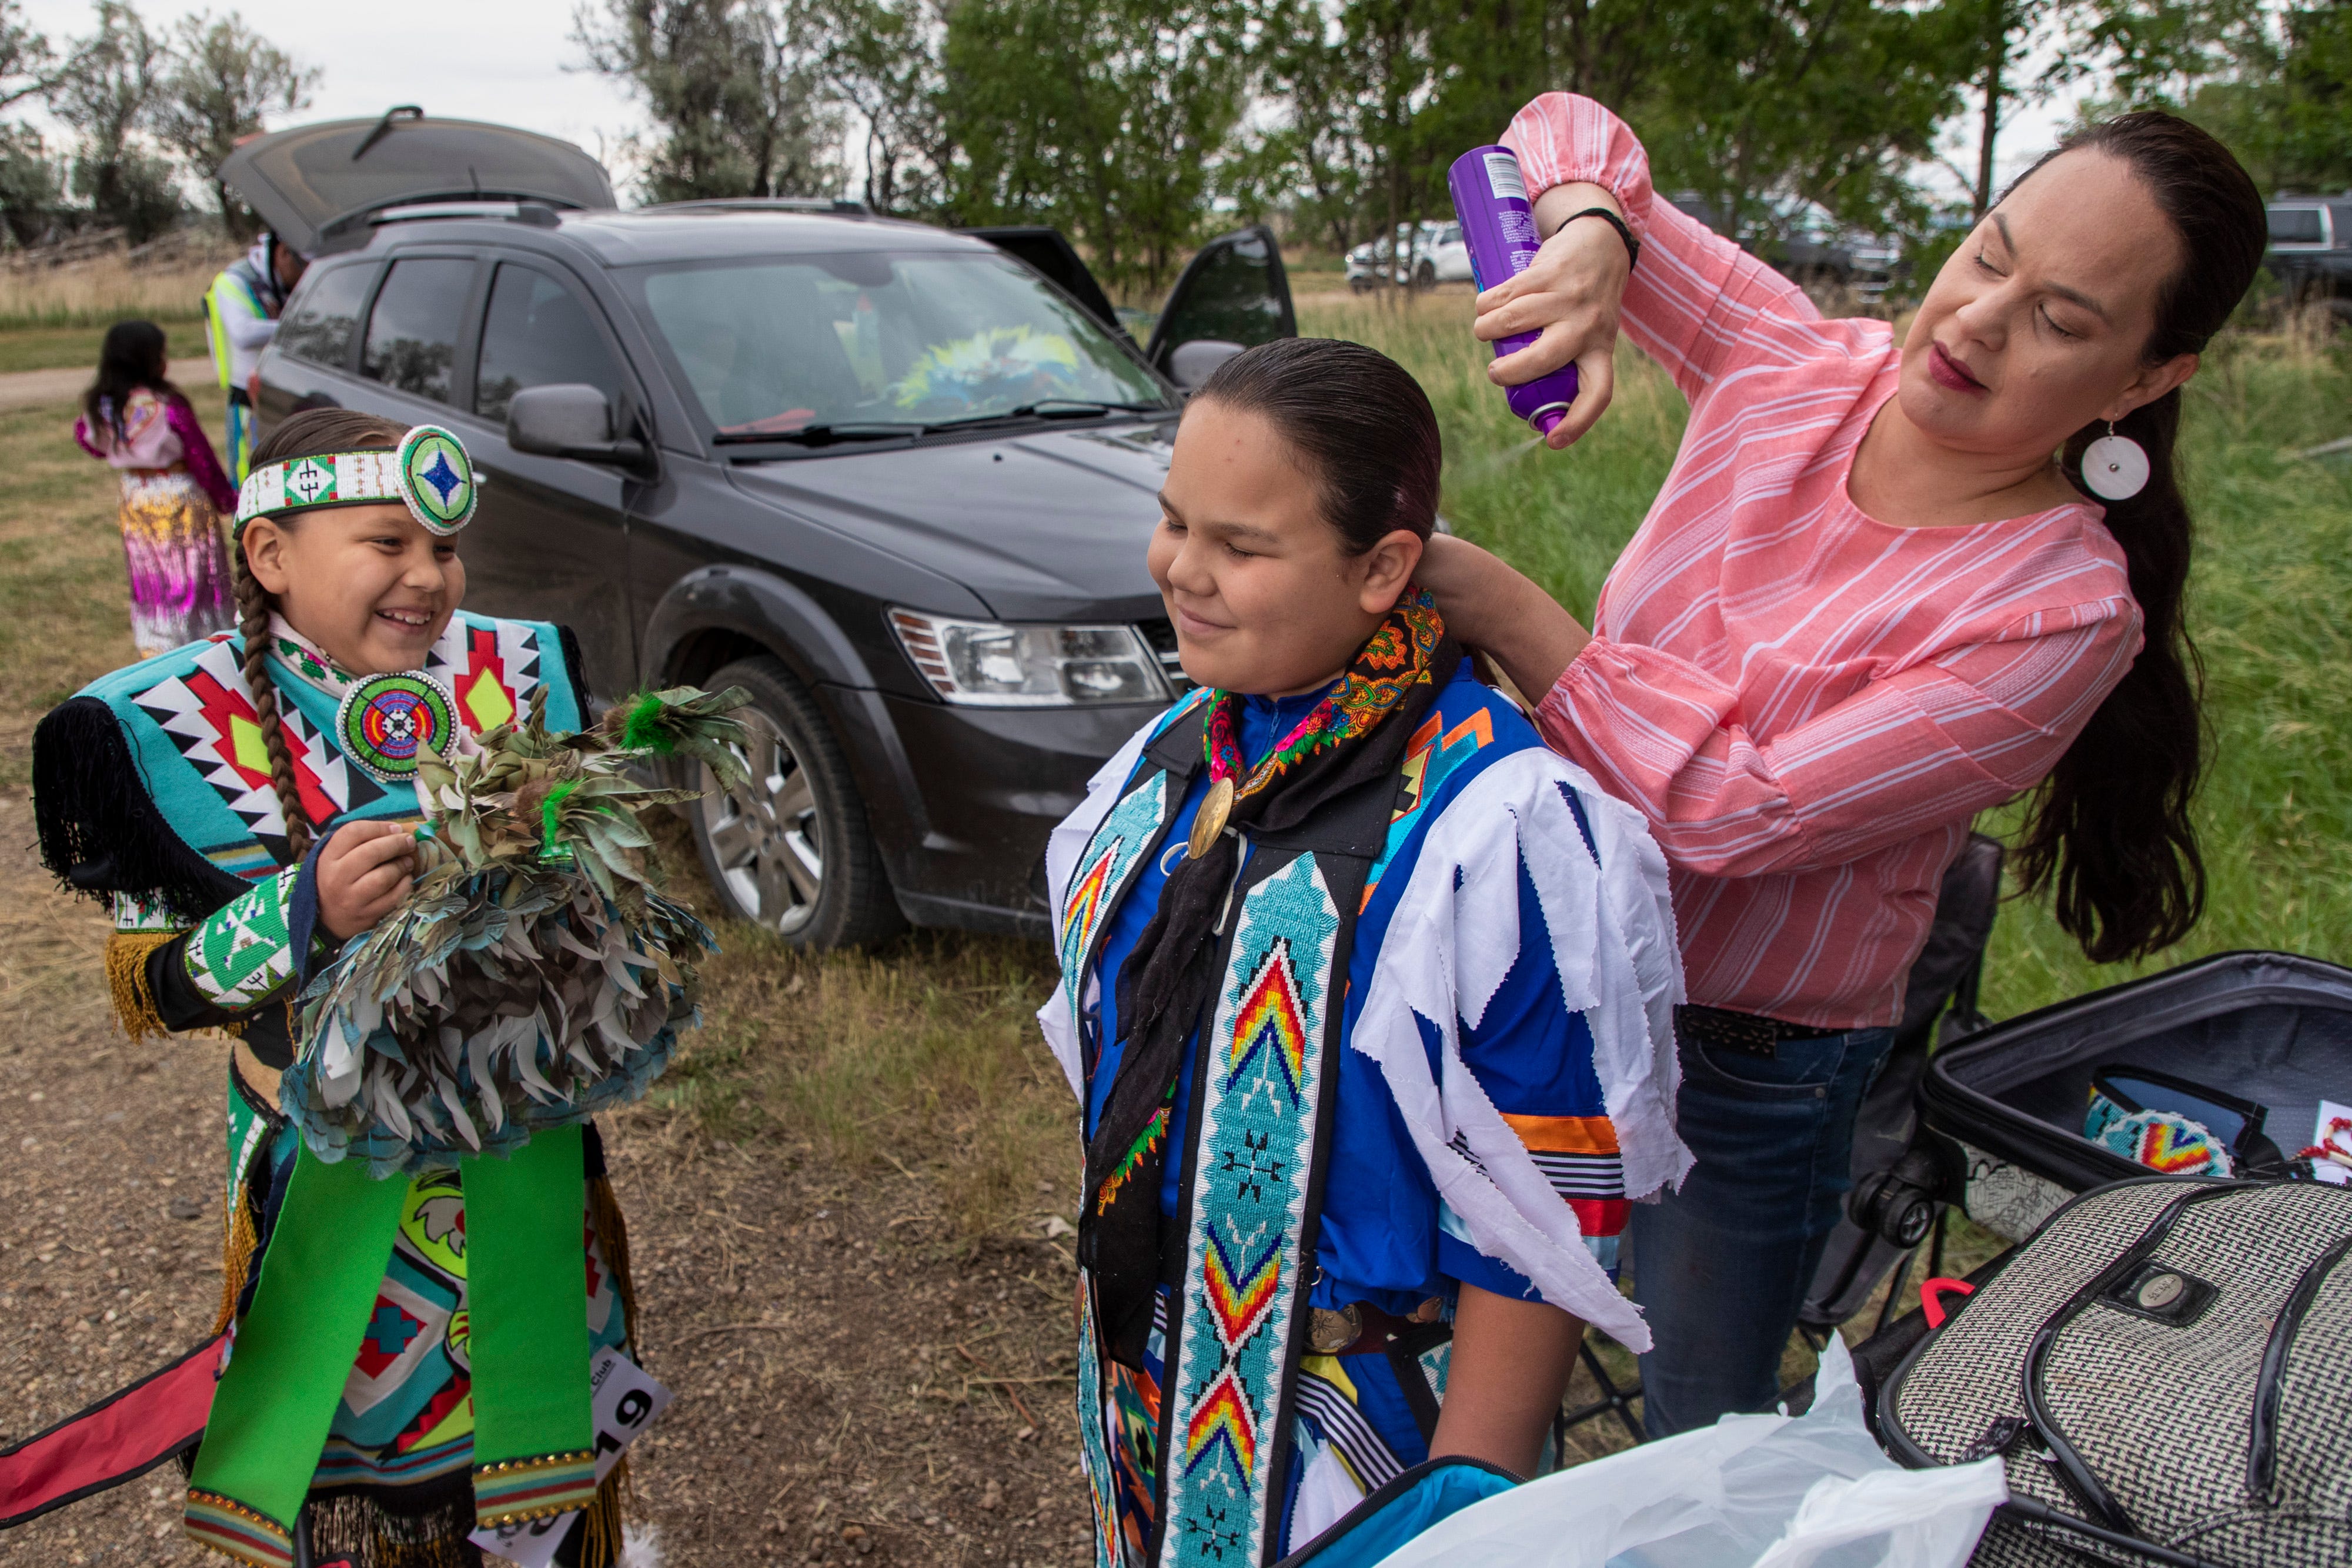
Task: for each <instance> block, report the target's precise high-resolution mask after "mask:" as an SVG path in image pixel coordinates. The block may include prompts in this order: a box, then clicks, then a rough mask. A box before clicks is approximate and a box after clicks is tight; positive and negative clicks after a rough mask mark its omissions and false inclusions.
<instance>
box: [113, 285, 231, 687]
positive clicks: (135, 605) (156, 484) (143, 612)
mask: <svg viewBox="0 0 2352 1568" xmlns="http://www.w3.org/2000/svg"><path fill="white" fill-rule="evenodd" d="M164 364H165V360H164V338H163V329H162V328H161V327H158V326H156V325H155V323H153V322H152V321H117V322H116V323H115V324H114V325H113V326H111V327H110V328H108V329H107V331H106V341H105V342H104V344H103V345H102V346H101V347H100V350H99V359H98V379H97V380H96V381H94V382H91V383H90V387H89V391H88V392H85V393H83V394H82V415H81V417H80V418H79V419H78V420H76V421H74V439H75V440H76V441H78V442H79V443H80V444H81V448H82V450H83V451H85V452H87V453H89V455H91V456H92V457H96V458H98V459H100V461H102V462H104V463H105V464H106V465H107V466H109V467H110V468H112V469H114V470H115V471H116V472H117V473H119V474H120V475H121V476H122V554H123V559H124V561H125V563H126V565H127V566H128V567H129V569H130V573H131V641H132V642H133V643H137V644H138V647H139V653H140V656H141V657H142V658H152V657H153V656H154V655H155V654H157V653H164V652H166V651H168V650H170V649H173V648H176V647H178V646H180V645H181V644H182V643H193V642H194V641H196V640H197V639H198V638H201V637H208V636H210V635H212V634H213V633H214V632H226V631H227V630H228V629H229V628H230V627H232V626H234V625H235V624H236V606H235V603H234V599H233V591H232V583H231V580H230V577H229V565H228V549H227V547H226V544H225V543H224V542H223V537H222V532H221V519H222V518H223V517H226V516H228V515H230V514H232V513H234V512H235V511H236V486H234V485H232V484H230V483H229V481H228V476H227V475H226V474H224V473H223V472H222V471H221V465H220V460H219V458H217V457H215V455H213V444H212V442H211V441H210V439H208V438H207V437H206V436H205V429H204V426H203V425H202V424H200V423H197V421H196V412H195V410H194V409H193V408H190V407H189V406H188V400H187V399H186V398H184V397H183V396H182V395H180V390H179V389H178V388H177V387H175V386H173V384H172V383H171V382H170V381H169V380H167V379H166V377H165V374H164Z"/></svg>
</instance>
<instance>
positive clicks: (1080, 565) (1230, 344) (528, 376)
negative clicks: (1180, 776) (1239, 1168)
mask: <svg viewBox="0 0 2352 1568" xmlns="http://www.w3.org/2000/svg"><path fill="white" fill-rule="evenodd" d="M222 173H223V177H224V178H225V179H226V181H227V182H228V183H230V184H231V185H232V186H234V187H235V188H236V190H237V191H238V192H239V193H240V194H242V195H243V196H244V197H245V198H246V199H247V201H248V202H249V203H250V204H252V205H253V207H254V208H255V210H256V211H257V212H258V213H259V214H261V215H262V217H263V219H264V220H265V221H266V222H268V224H269V225H270V226H271V227H273V228H274V229H276V230H277V231H278V233H279V235H281V236H283V237H284V238H285V239H287V240H288V241H289V243H290V244H292V245H294V246H296V247H297V248H298V249H301V250H304V251H305V252H306V253H308V254H310V255H311V256H314V258H315V259H314V260H313V262H312V264H311V266H310V271H309V273H308V274H307V275H306V276H305V277H303V279H302V283H301V286H300V287H299V289H297V291H296V292H295V294H294V297H293V298H291V299H290V300H289V302H288V304H287V308H286V311H285V315H284V318H283V319H282V322H281V324H280V326H279V329H278V337H277V340H276V342H275V343H274V344H273V345H272V347H271V348H270V349H269V350H268V353H266V354H265V355H264V356H263V359H262V362H261V369H260V371H259V375H258V384H257V390H256V401H257V408H258V413H259V418H260V422H261V423H262V425H263V428H264V429H265V430H267V429H268V428H269V427H270V426H272V425H274V424H275V423H276V422H277V421H278V420H280V419H283V418H284V417H286V416H287V415H288V414H289V413H293V412H294V411H297V410H299V409H304V408H312V407H319V406H326V405H331V406H335V407H342V408H352V409H362V410H365V411H367V412H369V413H382V414H384V415H387V416H389V417H391V418H394V419H397V420H401V421H404V422H412V423H422V422H426V421H431V422H436V423H444V424H446V425H448V426H449V427H450V428H452V429H454V430H456V431H457V432H458V433H460V434H462V435H463V436H464V438H465V440H466V443H467V446H468V447H469V448H470V449H471V450H472V451H473V453H474V454H475V455H476V458H477V460H478V464H479V465H480V467H481V469H482V470H483V472H484V476H485V477H484V483H483V488H482V500H481V507H480V510H479V512H478V515H477V516H476V517H475V520H474V521H473V523H472V525H471V526H470V527H468V528H467V530H466V534H465V538H464V554H465V559H466V565H467V575H468V579H469V587H468V590H467V603H468V605H469V606H471V607H472V608H475V609H478V610H483V611H488V612H494V613H499V614H508V615H517V616H529V617H536V618H542V619H547V620H553V621H558V622H562V623H564V624H566V625H568V626H570V627H571V628H572V630H573V631H574V632H577V633H578V636H579V640H580V644H581V646H582V648H583V650H584V654H585V664H586V666H587V668H586V672H585V673H586V676H587V679H588V682H589V685H590V686H591V688H592V690H593V692H595V693H597V694H600V695H603V696H604V697H607V698H610V697H612V696H614V695H619V694H620V693H622V692H625V691H626V690H629V689H631V688H633V687H635V686H639V685H670V684H673V683H678V682H691V683H695V684H698V685H705V686H725V685H742V686H745V687H747V688H749V689H750V691H751V693H752V695H753V697H754V702H755V706H754V708H753V710H752V711H751V715H750V720H751V728H752V731H753V734H754V736H755V737H756V739H755V741H754V745H753V752H754V755H753V756H752V757H751V758H750V760H751V764H752V766H751V775H752V779H753V782H752V784H751V787H750V788H748V789H739V790H734V791H730V792H725V793H717V794H713V795H711V796H709V797H707V798H706V799H705V800H704V801H703V802H701V804H700V805H699V806H698V808H695V809H693V810H692V812H691V815H692V820H693V823H694V833H695V838H696V840H697V841H698V845H699V846H700V849H701V852H702V857H703V862H704V866H705V869H706V870H707V871H708V872H709V876H710V880H711V882H712V883H713V885H714V886H715V887H716V888H717V889H718V890H719V894H720V895H721V896H722V897H723V898H724V899H725V900H726V901H727V902H728V903H729V904H731V905H732V906H733V908H734V909H735V911H736V912H738V913H739V914H740V915H743V916H744V917H746V918H749V919H754V920H757V921H759V922H761V923H762V924H764V925H770V926H772V927H774V928H776V929H777V930H779V931H781V932H782V933H783V934H784V935H785V936H788V937H790V938H791V939H793V941H795V942H799V943H803V944H807V945H810V946H833V945H836V944H841V943H849V942H859V941H866V940H870V939H872V938H874V937H877V936H882V935H884V934H887V932H888V931H890V930H892V929H894V928H895V927H896V926H897V925H898V924H899V923H900V922H901V921H902V920H904V921H911V922H913V923H915V924H918V925H961V926H968V927H979V928H983V929H998V930H1007V931H1018V932H1024V933H1030V934H1042V933H1044V932H1045V929H1046V927H1047V918H1046V912H1045V902H1044V896H1043V893H1044V873H1043V865H1042V857H1043V854H1044V850H1045V838H1046V834H1047V832H1048V831H1049V830H1050V829H1051V828H1052V826H1053V824H1054V823H1055V821H1057V820H1058V819H1060V818H1061V817H1062V816H1063V815H1065V814H1066V812H1068V811H1069V810H1071V809H1072V808H1073V807H1074V806H1075V805H1076V803H1077V801H1078V800H1079V799H1080V797H1081V796H1082V794H1083V793H1084V789H1085V785H1086V780H1087V778H1088V777H1089V776H1090V775H1091V774H1092V773H1093V772H1094V770H1095V768H1097V766H1098V765H1099V764H1100V763H1101V762H1102V760H1103V759H1104V758H1107V757H1108V756H1109V755H1110V754H1111V752H1112V751H1113V750H1115V749H1116V748H1117V747H1118V745H1119V744H1120V742H1122V741H1123V740H1125V739H1126V737H1128V736H1129V734H1130V733H1132V731H1133V730H1134V729H1135V727H1137V726H1138V725H1139V724H1140V723H1141V722H1143V720H1144V719H1145V718H1146V717H1147V716H1149V715H1150V713H1151V712H1152V711H1153V710H1154V709H1156V708H1158V707H1160V706H1164V705H1165V704H1166V703H1167V702H1168V701H1169V700H1170V699H1171V697H1172V696H1173V695H1176V693H1177V692H1178V691H1180V690H1181V686H1182V684H1183V676H1182V673H1181V669H1180V668H1179V667H1178V665H1177V662H1176V657H1175V640H1174V637H1173V635H1172V632H1171V629H1170V627H1169V625H1168V622H1167V621H1166V620H1165V618H1164V616H1163V615H1162V612H1161V608H1160V600H1159V596H1158V594H1157V593H1156V592H1155V591H1154V590H1153V588H1152V585H1151V581H1150V578H1149V576H1148V575H1147V574H1146V572H1145V570H1144V564H1143V554H1144V546H1145V541H1146V539H1147V538H1148V537H1149V535H1150V531H1151V529H1152V528H1153V526H1154V525H1155V523H1156V522H1157V519H1158V517H1159V508H1158V506H1157V504H1156V502H1155V500H1154V497H1155V495H1156V493H1157V491H1158V489H1159V486H1160V482H1161V479H1162V477H1163V476H1164V475H1165V473H1166V470H1167V458H1168V443H1169V440H1170V437H1171V434H1172V433H1173V429H1174V418H1175V414H1176V413H1177V410H1178V408H1179V406H1180V401H1181V390H1180V389H1181V386H1182V385H1185V384H1192V383H1195V382H1197V381H1198V380H1199V379H1200V378H1201V377H1202V375H1204V374H1205V373H1206V371H1207V370H1208V369H1209V368H1212V367H1213V365H1214V364H1215V363H1216V362H1218V361H1221V360H1222V359H1223V358H1224V357H1227V356H1229V355H1230V354H1232V353H1234V352H1235V351H1237V350H1236V348H1235V345H1236V344H1247V343H1253V342H1259V341H1264V340H1267V339H1270V338H1274V337H1278V336H1287V335H1289V334H1290V333H1292V332H1293V331H1295V326H1294V324H1293V318H1292V315H1291V307H1290V297H1289V288H1288V285H1287V282H1286V278H1285V276H1284V273H1283V267H1282V260H1281V254H1280V251H1279V249H1278V248H1277V247H1276V245H1275V244H1274V242H1273V236H1272V235H1270V234H1268V233H1267V232H1265V230H1263V229H1254V230H1245V231H1243V232H1241V233H1239V234H1234V235H1226V236H1225V237H1224V238H1223V239H1221V240H1218V241H1216V242H1215V243H1213V244H1212V245H1211V246H1208V247H1206V248H1205V249H1204V250H1203V251H1202V253H1201V254H1200V255H1199V256H1195V257H1194V258H1193V260H1192V264H1191V265H1190V266H1189V267H1187V268H1186V270H1185V273H1184V275H1183V277H1181V279H1180V280H1179V282H1178V284H1177V286H1176V289H1175V291H1174V292H1173V293H1172V294H1171V297H1170V299H1169V302H1168V304H1167V306H1166V307H1165V308H1163V310H1162V311H1161V313H1160V318H1159V328H1158V330H1157V331H1156V332H1155V333H1154V334H1153V337H1152V340H1151V342H1150V345H1149V346H1148V347H1146V348H1143V349H1139V348H1138V347H1137V346H1136V344H1135V343H1134V342H1133V341H1132V340H1130V339H1129V337H1128V335H1127V333H1126V331H1125V329H1123V328H1121V327H1120V325H1119V324H1118V316H1117V314H1116V313H1115V312H1114V311H1113V309H1112V308H1111V307H1110V305H1109V303H1108V300H1107V299H1105V298H1104V297H1103V294H1102V291H1101V289H1100V288H1099V287H1097V284H1096V283H1095V280H1094V279H1093V278H1092V277H1089V276H1087V272H1086V269H1085V267H1084V266H1083V265H1082V264H1081V263H1080V262H1079V259H1078V257H1077V256H1076V254H1075V253H1074V252H1072V251H1071V249H1070V247H1069V246H1068V245H1067V244H1066V242H1064V241H1063V240H1062V238H1061V236H1060V235H1057V234H1055V233H1054V232H1053V231H1051V230H1039V229H1025V230H1002V231H975V232H974V233H971V234H957V233H950V232H946V231H943V230H940V229H937V228H931V227H927V226H924V225H918V224H910V223H901V222H894V221H890V220H887V219H880V218H876V217H872V216H869V215H867V214H865V213H864V212H863V210H862V209H859V208H857V207H856V206H854V205H852V204H824V203H816V204H800V203H773V202H771V203H759V202H750V203H702V204H686V205H679V206H674V207H669V208H652V209H646V210H641V211H636V212H627V213H624V212H619V211H615V210H614V208H613V202H612V195H611V190H610V186H609V184H608V183H606V181H605V177H604V171H603V170H602V168H601V167H599V166H598V165H596V164H595V163H594V162H593V160H591V159H589V158H588V157H587V156H586V155H585V154H584V153H583V152H580V151H579V150H578V149H577V148H574V147H572V146H571V145H570V144H569V143H565V142H560V141H551V140H548V139H546V138H541V137H535V136H530V135H528V134H527V133H524V132H520V131H511V130H508V129H506V128H502V127H496V126H486V125H478V124H471V123H467V122H459V121H449V120H426V119H425V118H424V117H423V116H422V115H420V114H417V113H415V112H414V111H395V112H394V114H393V115H388V116H386V117H385V119H384V120H382V121H366V120H351V121H341V122H336V123H330V124H322V125H314V126H306V127H300V128H298V129H296V130H292V131H281V132H278V133H277V134H275V135H272V136H269V137H266V138H262V139H260V140H258V141H254V142H251V143H248V144H247V146H246V147H244V148H241V149H240V150H239V151H238V152H236V154H235V155H234V156H233V157H232V158H230V160H229V161H228V162H227V163H226V164H225V165H224V166H223V170H222ZM362 176H364V178H362ZM702 782H704V783H705V784H706V785H707V784H708V783H709V779H708V778H707V777H706V778H705V779H703V780H702Z"/></svg>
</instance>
